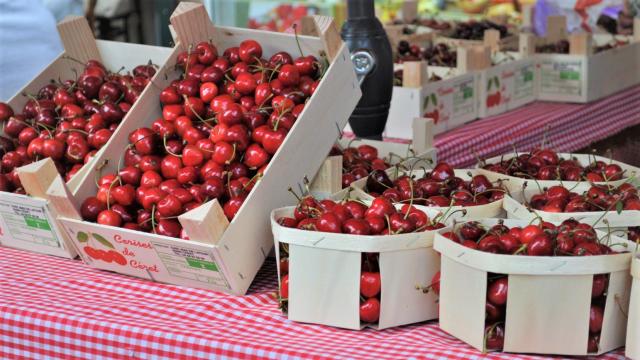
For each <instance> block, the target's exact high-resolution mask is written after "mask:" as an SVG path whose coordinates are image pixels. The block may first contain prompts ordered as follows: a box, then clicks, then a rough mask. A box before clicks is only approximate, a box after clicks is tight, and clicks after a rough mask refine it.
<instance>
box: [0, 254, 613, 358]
mask: <svg viewBox="0 0 640 360" xmlns="http://www.w3.org/2000/svg"><path fill="white" fill-rule="evenodd" d="M275 273H276V272H275V261H274V260H267V263H266V264H265V266H264V267H263V268H262V269H261V271H260V272H259V274H258V276H257V278H256V280H255V282H254V284H253V286H252V287H251V289H250V290H249V294H248V295H247V296H242V297H235V296H232V295H226V294H222V293H217V292H213V291H207V290H199V289H189V288H182V287H178V286H173V285H165V284H157V283H153V282H149V281H145V280H141V279H136V278H132V277H127V276H122V275H117V274H114V273H109V272H103V271H99V270H96V269H91V268H89V267H88V266H86V265H84V264H83V263H82V262H80V261H74V260H66V259H62V258H56V257H52V256H46V255H39V254H34V253H29V252H25V251H20V250H14V249H8V248H0V358H2V359H12V358H21V359H22V358H38V359H43V358H47V359H56V358H65V359H69V358H91V359H96V358H118V359H134V358H135V359H151V358H154V359H155V358H166V359H178V358H189V359H193V358H209V359H210V358H214V357H216V356H217V357H224V358H244V359H246V358H261V359H264V358H274V359H275V358H277V359H283V358H288V359H297V358H314V359H320V358H350V359H406V358H422V359H423V358H431V359H434V358H451V359H468V358H471V357H473V358H490V359H541V358H543V357H533V356H522V355H513V354H497V353H494V354H487V355H483V354H481V353H479V352H478V351H476V350H474V349H472V348H471V347H469V346H467V345H465V344H464V343H462V342H460V341H458V340H456V339H455V338H453V337H451V336H449V335H447V334H446V333H444V332H443V331H442V330H440V329H439V327H438V325H437V322H433V321H432V322H428V323H422V324H418V325H411V326H403V327H400V328H394V329H388V330H384V331H375V330H371V329H367V330H363V331H351V330H343V329H335V328H330V327H327V326H319V325H308V324H299V323H294V322H291V321H289V320H287V319H286V318H285V317H284V316H282V315H281V314H280V311H279V310H278V308H277V302H276V300H275V298H274V297H273V295H274V293H275V290H276V287H277V281H276V275H275ZM602 359H624V356H623V355H622V351H620V350H618V351H617V352H614V353H609V354H606V355H605V356H603V357H602Z"/></svg>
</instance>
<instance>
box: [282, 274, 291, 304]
mask: <svg viewBox="0 0 640 360" xmlns="http://www.w3.org/2000/svg"><path fill="white" fill-rule="evenodd" d="M280 297H281V298H282V299H288V298H289V275H288V274H287V275H285V276H283V277H282V279H281V280H280Z"/></svg>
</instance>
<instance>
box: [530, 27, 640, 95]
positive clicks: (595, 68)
mask: <svg viewBox="0 0 640 360" xmlns="http://www.w3.org/2000/svg"><path fill="white" fill-rule="evenodd" d="M548 24H557V26H558V27H559V30H557V31H552V33H554V34H557V36H554V37H552V38H551V39H548V38H547V39H537V40H536V42H537V43H539V44H540V43H546V42H549V41H557V40H560V39H567V40H568V41H569V43H570V49H569V54H538V55H536V57H537V59H538V64H539V65H538V73H539V77H540V89H539V94H538V98H539V99H540V100H545V101H559V102H576V103H586V102H591V101H595V100H598V99H601V98H604V97H606V96H609V95H611V94H614V93H616V92H618V91H621V90H624V89H626V88H628V87H630V86H634V85H637V84H640V71H638V70H639V69H640V65H639V64H640V19H637V18H636V19H635V20H634V36H633V37H631V36H627V37H623V36H616V37H615V38H616V39H619V38H624V39H625V40H627V41H629V42H630V43H629V44H628V45H624V46H621V47H618V48H615V49H610V50H605V51H602V52H600V53H597V54H594V53H593V47H594V45H604V44H606V43H608V42H610V41H611V40H613V39H614V37H612V36H611V35H608V34H596V35H593V36H592V35H591V34H573V35H567V34H566V19H565V18H564V17H563V16H562V17H559V19H558V20H557V21H550V22H548Z"/></svg>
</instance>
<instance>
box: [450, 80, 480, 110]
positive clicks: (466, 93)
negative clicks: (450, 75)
mask: <svg viewBox="0 0 640 360" xmlns="http://www.w3.org/2000/svg"><path fill="white" fill-rule="evenodd" d="M473 83H474V82H473V77H470V78H468V79H465V80H463V81H460V82H459V83H457V84H455V86H454V91H453V116H464V115H466V114H469V113H472V112H473V110H474V105H475V104H474V101H475V99H474V98H473V92H474V89H473Z"/></svg>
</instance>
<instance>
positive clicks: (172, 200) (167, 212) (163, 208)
mask: <svg viewBox="0 0 640 360" xmlns="http://www.w3.org/2000/svg"><path fill="white" fill-rule="evenodd" d="M157 209H158V214H160V216H163V217H172V216H178V215H180V214H182V212H183V208H182V202H180V200H179V199H178V198H177V197H176V196H174V195H171V194H170V195H167V196H165V198H164V199H162V200H160V202H158V207H157Z"/></svg>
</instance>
